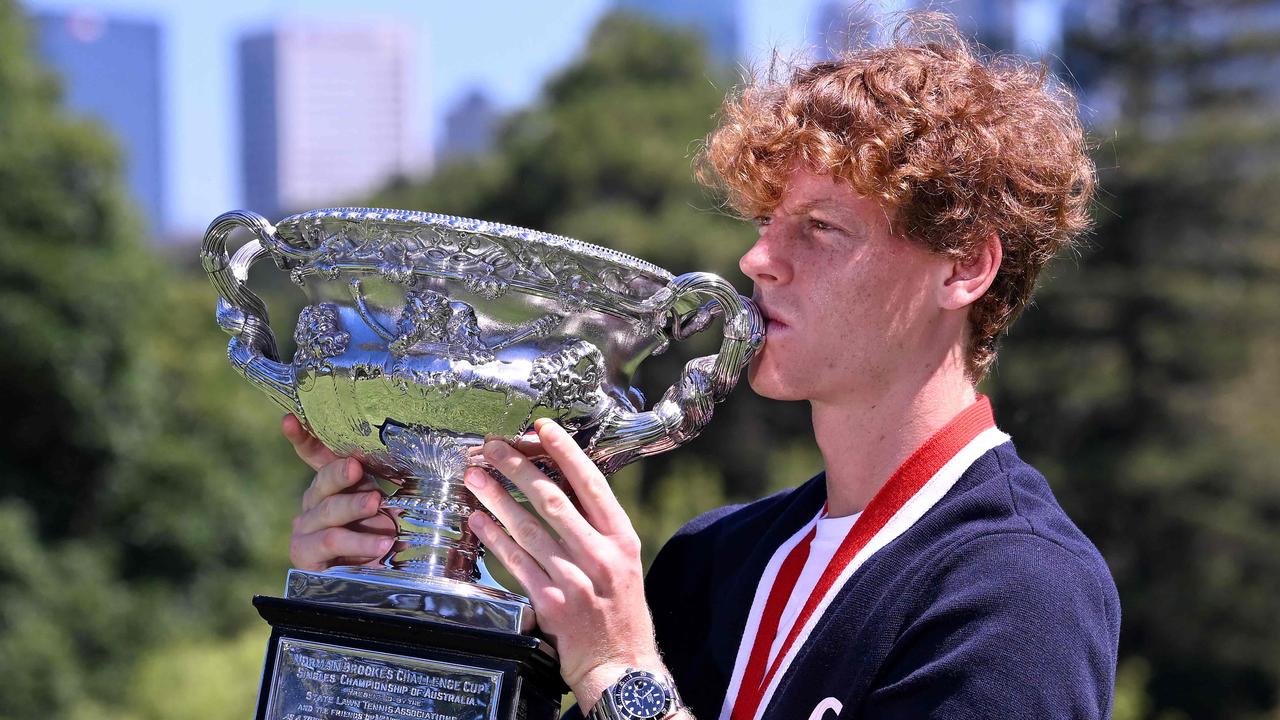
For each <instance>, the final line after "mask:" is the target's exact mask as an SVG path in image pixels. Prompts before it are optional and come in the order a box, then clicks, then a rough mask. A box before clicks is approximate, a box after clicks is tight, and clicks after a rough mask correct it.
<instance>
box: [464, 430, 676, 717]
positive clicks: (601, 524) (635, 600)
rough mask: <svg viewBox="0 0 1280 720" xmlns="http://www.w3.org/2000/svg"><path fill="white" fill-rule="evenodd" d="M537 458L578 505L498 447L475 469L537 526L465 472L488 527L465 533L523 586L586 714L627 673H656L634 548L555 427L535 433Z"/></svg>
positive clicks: (602, 484) (577, 452)
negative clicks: (546, 460)
mask: <svg viewBox="0 0 1280 720" xmlns="http://www.w3.org/2000/svg"><path fill="white" fill-rule="evenodd" d="M534 429H535V430H536V431H537V434H538V439H539V441H540V444H541V448H542V450H543V451H544V452H545V453H546V454H547V455H548V456H549V457H550V458H551V459H552V460H554V461H555V462H556V465H557V466H559V468H560V470H561V472H563V473H564V476H565V478H566V479H567V480H568V482H569V485H570V486H571V487H572V489H573V492H574V494H575V495H576V496H577V500H578V505H575V504H574V502H573V501H572V500H571V499H570V498H569V496H568V495H566V494H565V492H564V491H563V490H561V489H560V487H558V486H557V485H556V484H555V483H554V482H553V481H551V480H550V479H548V478H547V476H546V475H545V474H543V473H542V471H541V470H539V469H538V467H537V466H536V465H535V464H534V463H533V461H532V460H530V458H529V457H528V456H526V455H525V454H524V453H522V452H520V451H519V450H517V449H515V448H513V447H512V446H511V445H509V444H507V443H505V442H502V441H496V440H495V441H490V442H488V443H486V444H485V446H484V448H483V453H484V459H485V460H487V461H488V462H489V464H491V465H492V466H493V467H495V468H497V469H498V470H499V471H501V472H502V474H504V475H506V476H507V477H508V478H510V479H511V481H512V482H513V483H515V485H516V487H518V488H520V490H521V491H522V492H524V494H525V495H526V496H528V498H529V502H530V504H531V505H532V506H533V508H534V509H535V510H536V511H537V512H538V514H539V515H541V516H542V517H543V519H545V520H546V522H547V525H549V526H550V527H551V529H552V530H554V531H555V534H556V535H559V538H556V537H555V535H553V534H552V533H551V532H548V531H547V528H546V527H544V526H543V524H542V523H541V522H539V521H538V518H537V517H535V516H534V515H533V514H531V513H529V512H528V511H526V510H525V509H524V508H522V507H520V505H519V504H518V503H516V501H515V499H514V498H512V497H511V496H510V495H509V494H508V493H507V492H506V491H505V490H504V489H503V487H502V485H501V484H500V483H498V482H497V481H496V480H495V479H494V478H493V476H491V475H490V474H489V473H488V472H486V471H485V470H483V469H481V468H477V467H472V468H468V469H467V471H466V475H465V482H466V485H467V487H468V488H470V489H471V491H472V492H474V493H475V494H476V497H478V498H479V499H480V502H481V503H483V504H484V506H485V507H486V508H488V509H489V511H490V512H492V513H493V515H494V516H495V517H497V518H498V520H499V521H501V523H502V526H505V529H504V527H502V526H499V525H498V524H497V523H495V522H494V521H493V519H492V518H490V517H489V516H488V515H486V514H485V513H483V512H476V513H472V515H471V520H470V526H471V529H472V530H473V531H474V532H475V533H476V535H477V536H478V537H479V538H480V541H481V542H483V543H484V544H485V546H487V547H488V548H489V550H490V551H491V552H493V553H494V554H495V555H497V556H498V559H499V560H500V561H501V562H502V564H503V565H505V566H506V567H507V569H508V570H510V571H511V574H512V575H514V576H515V578H516V579H517V580H519V581H520V584H521V585H523V586H524V588H525V592H527V593H528V595H529V600H530V601H531V602H532V604H533V609H534V613H535V615H536V616H537V620H538V626H539V627H540V628H541V629H542V632H543V633H544V634H545V635H546V637H547V639H548V640H550V641H551V643H552V645H554V646H555V648H556V651H557V652H558V653H559V654H560V672H561V674H562V675H563V676H564V679H565V682H566V683H568V685H569V687H570V688H572V689H573V691H574V694H575V695H576V696H577V699H578V703H579V705H581V707H582V708H583V712H584V713H586V712H587V711H589V710H590V709H591V707H592V705H594V704H595V702H596V701H597V700H598V699H599V698H600V695H601V693H602V692H603V691H604V690H605V688H607V687H608V686H609V685H611V684H613V683H614V682H616V681H617V680H618V679H619V678H620V677H621V676H622V675H623V673H624V671H625V670H626V669H627V668H628V667H635V668H643V669H646V670H651V671H660V672H665V669H664V666H663V664H662V660H661V657H660V656H659V654H658V648H657V644H656V643H655V642H654V638H653V620H652V619H651V617H650V615H649V607H648V605H647V604H646V603H645V599H644V581H643V577H642V575H643V570H642V567H641V562H640V538H639V537H638V536H637V535H636V532H635V529H634V528H632V526H631V520H630V518H628V517H627V514H626V512H625V511H624V510H623V509H622V506H621V505H620V504H619V503H618V499H617V498H616V497H614V495H613V490H612V489H611V488H610V487H609V483H608V481H607V480H606V479H605V477H604V475H603V474H602V473H601V472H600V470H599V469H598V468H597V467H596V466H595V464H594V463H592V462H591V459H590V458H588V457H587V455H586V453H584V452H583V451H582V449H581V448H579V447H578V444H577V443H576V442H574V440H573V438H572V437H570V436H569V433H568V432H566V431H565V430H564V428H561V427H560V426H559V425H557V424H556V423H554V422H551V421H549V420H545V419H544V420H539V421H538V422H536V423H535V424H534Z"/></svg>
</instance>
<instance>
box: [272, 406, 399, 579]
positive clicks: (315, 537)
mask: <svg viewBox="0 0 1280 720" xmlns="http://www.w3.org/2000/svg"><path fill="white" fill-rule="evenodd" d="M281 429H282V430H283V431H284V436H285V437H286V438H288V439H289V442H290V443H292V444H293V449H294V451H295V452H297V453H298V457H300V458H302V461H303V462H305V463H306V464H308V465H310V466H311V467H312V469H314V470H316V477H315V479H314V480H312V481H311V487H309V488H307V491H306V492H305V493H303V495H302V514H301V515H299V516H298V517H296V518H294V520H293V534H292V535H291V536H290V538H289V560H290V561H291V562H292V563H293V566H294V567H296V568H299V569H301V570H325V569H327V568H330V567H333V566H335V565H365V564H376V563H377V562H378V561H379V560H380V559H381V558H382V557H383V556H384V555H386V554H387V552H388V551H389V550H390V549H391V545H392V544H393V543H394V542H395V534H396V528H395V521H394V520H392V519H391V518H390V517H389V516H387V515H386V514H383V513H381V512H379V510H380V509H381V506H382V498H383V494H382V490H381V489H380V488H379V487H378V485H377V483H376V482H375V481H374V480H373V478H371V477H369V476H367V475H365V472H364V468H363V467H362V466H361V465H360V462H359V461H357V460H356V459H355V458H340V457H338V456H337V455H334V454H333V452H332V451H331V450H329V448H327V447H325V446H324V444H323V443H321V442H320V441H319V440H317V439H316V438H315V437H314V436H312V435H311V433H309V432H307V429H306V428H305V427H303V426H302V423H301V422H299V420H298V418H296V417H294V416H293V415H285V416H284V420H283V421H282V423H281Z"/></svg>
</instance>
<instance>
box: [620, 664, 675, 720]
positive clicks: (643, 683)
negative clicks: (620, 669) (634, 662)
mask: <svg viewBox="0 0 1280 720" xmlns="http://www.w3.org/2000/svg"><path fill="white" fill-rule="evenodd" d="M617 701H618V707H620V708H622V710H623V711H625V712H626V713H627V714H628V715H630V716H631V717H633V718H646V719H647V718H660V717H662V715H663V713H664V712H665V711H666V709H667V691H666V688H664V687H662V686H661V685H659V684H658V683H657V682H655V681H654V679H653V678H651V677H648V676H646V675H639V674H636V675H632V676H630V677H628V678H626V679H625V680H624V681H623V682H622V683H621V684H619V686H618V689H617Z"/></svg>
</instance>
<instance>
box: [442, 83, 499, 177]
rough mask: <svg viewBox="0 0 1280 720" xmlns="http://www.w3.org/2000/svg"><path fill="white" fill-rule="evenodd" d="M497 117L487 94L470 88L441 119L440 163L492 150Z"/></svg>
mask: <svg viewBox="0 0 1280 720" xmlns="http://www.w3.org/2000/svg"><path fill="white" fill-rule="evenodd" d="M500 117H501V115H500V113H499V112H498V108H497V106H496V105H494V103H493V100H491V99H490V98H489V96H488V94H486V93H485V91H484V90H482V89H481V88H478V87H473V88H471V89H470V90H468V91H467V93H466V95H463V96H462V98H461V99H460V100H458V102H457V103H455V104H454V105H453V106H452V107H450V108H449V111H448V112H447V113H445V116H444V138H443V139H442V140H441V142H440V147H439V149H438V151H437V153H436V154H437V155H438V156H439V157H440V160H441V161H445V160H451V159H455V158H460V157H465V156H467V155H478V154H481V153H484V152H486V151H488V150H489V149H490V148H491V147H493V142H494V140H495V136H496V134H497V131H498V120H499V119H500Z"/></svg>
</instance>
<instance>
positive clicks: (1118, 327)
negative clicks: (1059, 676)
mask: <svg viewBox="0 0 1280 720" xmlns="http://www.w3.org/2000/svg"><path fill="white" fill-rule="evenodd" d="M1114 9H1115V12H1116V16H1115V17H1114V18H1113V21H1112V22H1109V23H1102V24H1096V25H1093V26H1083V27H1081V28H1080V29H1079V31H1078V32H1077V33H1076V34H1074V35H1073V36H1072V37H1070V38H1069V42H1068V51H1067V55H1066V61H1067V64H1068V66H1070V67H1073V68H1075V67H1081V68H1095V69H1096V70H1095V71H1093V72H1092V73H1091V74H1090V75H1089V76H1088V77H1089V79H1088V80H1086V81H1085V82H1086V83H1087V84H1086V86H1085V87H1084V88H1083V92H1084V93H1085V101H1086V103H1088V102H1089V101H1090V99H1091V96H1092V95H1093V94H1096V93H1100V92H1110V93H1111V94H1112V96H1113V97H1115V98H1118V107H1117V108H1116V109H1117V111H1118V112H1117V113H1116V120H1115V122H1114V125H1113V126H1111V127H1109V128H1106V129H1107V130H1108V131H1109V132H1110V133H1111V137H1110V138H1108V139H1107V140H1106V141H1105V142H1104V143H1103V144H1102V145H1101V147H1099V148H1098V152H1097V160H1098V164H1099V175H1100V178H1099V179H1100V186H1101V189H1102V195H1101V199H1100V203H1099V206H1098V208H1097V212H1096V218H1097V221H1098V227H1097V232H1096V235H1095V236H1094V237H1093V238H1092V241H1091V243H1090V245H1091V246H1090V247H1089V248H1087V249H1086V250H1085V252H1084V257H1083V259H1082V260H1080V261H1078V262H1076V263H1075V264H1074V266H1073V265H1072V263H1070V262H1068V263H1062V264H1059V265H1058V266H1057V267H1056V268H1054V269H1053V272H1052V274H1053V275H1056V277H1053V278H1052V279H1051V280H1050V281H1049V282H1048V283H1047V284H1046V286H1045V287H1044V288H1043V291H1042V292H1041V293H1040V295H1039V299H1038V301H1037V305H1038V307H1036V308H1035V309H1034V310H1033V311H1031V312H1029V313H1028V314H1027V316H1026V317H1025V318H1023V319H1022V320H1021V321H1020V322H1019V324H1018V326H1017V327H1016V328H1015V329H1014V331H1013V333H1012V335H1011V337H1010V338H1009V341H1008V342H1007V343H1006V346H1005V348H1004V349H1003V350H1002V353H1001V354H1002V359H1001V362H1000V367H999V370H998V372H997V373H996V375H995V377H994V378H993V379H992V381H991V382H990V384H989V389H990V391H991V392H992V393H993V394H994V395H995V398H996V406H997V417H999V418H1000V421H1001V424H1002V425H1003V426H1004V427H1005V428H1006V429H1007V430H1009V432H1010V433H1011V434H1012V435H1013V437H1014V439H1015V441H1016V442H1017V443H1018V447H1019V450H1020V451H1021V452H1022V453H1023V455H1024V456H1025V457H1027V458H1028V459H1029V460H1030V461H1031V462H1032V463H1033V464H1035V465H1036V466H1037V467H1039V468H1040V469H1042V470H1043V471H1044V472H1045V473H1046V474H1047V475H1048V476H1049V477H1050V479H1051V480H1052V481H1053V485H1054V489H1055V492H1056V493H1057V494H1058V497H1059V498H1060V500H1061V501H1062V503H1063V505H1064V506H1065V507H1066V508H1067V510H1068V512H1069V513H1070V515H1071V516H1072V517H1073V518H1074V519H1075V520H1076V521H1077V523H1078V524H1079V525H1080V526H1081V527H1082V528H1083V529H1084V530H1085V532H1086V533H1087V534H1088V535H1089V536H1090V537H1091V538H1093V540H1094V542H1095V543H1097V545H1098V546H1099V548H1100V549H1101V550H1102V552H1103V554H1104V555H1105V556H1106V558H1107V562H1108V564H1109V565H1110V567H1111V570H1112V573H1113V574H1114V575H1115V578H1116V582H1117V584H1118V586H1119V590H1120V599H1121V605H1122V608H1123V622H1122V630H1121V651H1122V655H1123V660H1122V663H1121V675H1120V682H1121V686H1122V687H1125V688H1127V689H1128V690H1129V691H1132V690H1134V689H1135V687H1136V688H1138V689H1142V688H1145V691H1146V693H1147V694H1148V695H1149V698H1147V699H1146V700H1143V701H1142V702H1136V701H1134V700H1133V699H1132V697H1130V698H1129V699H1126V700H1125V705H1124V713H1125V714H1126V715H1127V716H1128V717H1160V718H1166V717H1168V718H1176V717H1194V718H1248V717H1271V716H1272V715H1270V714H1268V713H1273V712H1274V708H1275V707H1276V704H1277V686H1278V684H1280V622H1277V614H1278V610H1280V602H1278V601H1277V597H1280V531H1277V520H1280V473H1278V472H1277V470H1276V468H1277V467H1280V445H1277V443H1276V442H1275V438H1276V437H1277V436H1278V433H1280V414H1277V412H1276V400H1277V398H1280V375H1278V374H1277V372H1276V370H1277V368H1278V367H1280V363H1278V362H1277V361H1278V360H1280V243H1278V242H1277V236H1278V235H1280V207H1277V206H1276V203H1275V200H1276V198H1280V162H1277V161H1280V113H1278V112H1277V102H1278V101H1280V86H1277V85H1276V84H1275V76H1274V74H1273V73H1274V68H1275V67H1277V62H1280V23H1277V22H1276V21H1275V18H1276V17H1277V15H1276V13H1277V10H1280V5H1278V4H1277V3H1275V2H1256V1H1251V0H1245V1H1243V2H1233V3H1223V4H1218V3H1191V2H1182V1H1180V0H1132V1H1124V2H1118V3H1116V4H1115V8H1114ZM1268 69H1269V70H1268ZM1082 77H1083V76H1082ZM1116 712H1117V716H1118V717H1119V716H1121V705H1120V703H1119V700H1118V702H1117V708H1116Z"/></svg>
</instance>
